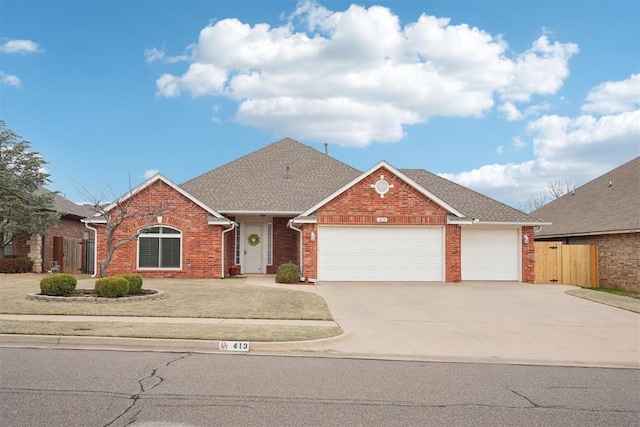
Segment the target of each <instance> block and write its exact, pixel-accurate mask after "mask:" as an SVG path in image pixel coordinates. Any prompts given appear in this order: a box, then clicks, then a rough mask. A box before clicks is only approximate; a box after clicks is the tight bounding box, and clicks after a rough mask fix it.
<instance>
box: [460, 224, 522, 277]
mask: <svg viewBox="0 0 640 427" xmlns="http://www.w3.org/2000/svg"><path fill="white" fill-rule="evenodd" d="M519 238H520V230H519V229H513V228H511V229H501V228H475V229H474V228H463V229H462V280H515V281H517V280H520V261H519V260H520V245H519V242H520V240H519Z"/></svg>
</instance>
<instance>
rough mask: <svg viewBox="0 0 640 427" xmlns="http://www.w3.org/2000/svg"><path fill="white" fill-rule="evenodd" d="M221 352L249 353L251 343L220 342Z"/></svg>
mask: <svg viewBox="0 0 640 427" xmlns="http://www.w3.org/2000/svg"><path fill="white" fill-rule="evenodd" d="M218 347H219V348H220V350H221V351H245V352H246V351H249V343H248V342H245V341H220V344H219V345H218Z"/></svg>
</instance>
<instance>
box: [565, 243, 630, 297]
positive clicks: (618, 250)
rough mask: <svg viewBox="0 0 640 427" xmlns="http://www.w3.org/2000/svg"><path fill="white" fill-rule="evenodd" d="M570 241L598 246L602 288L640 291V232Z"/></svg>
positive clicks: (599, 273)
mask: <svg viewBox="0 0 640 427" xmlns="http://www.w3.org/2000/svg"><path fill="white" fill-rule="evenodd" d="M567 243H569V244H574V245H597V246H598V275H599V277H600V287H601V288H613V289H625V290H628V291H636V292H640V233H621V234H602V235H599V236H579V237H571V238H569V240H568V242H567Z"/></svg>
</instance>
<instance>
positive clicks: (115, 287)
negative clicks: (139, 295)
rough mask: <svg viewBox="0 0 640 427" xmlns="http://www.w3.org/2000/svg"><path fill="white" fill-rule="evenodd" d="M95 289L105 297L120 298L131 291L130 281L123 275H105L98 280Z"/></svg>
mask: <svg viewBox="0 0 640 427" xmlns="http://www.w3.org/2000/svg"><path fill="white" fill-rule="evenodd" d="M95 291H96V294H98V296H101V297H103V298H118V297H121V296H124V295H126V294H127V293H128V292H129V281H128V280H127V279H125V278H124V277H122V276H110V277H103V278H102V279H97V280H96V288H95Z"/></svg>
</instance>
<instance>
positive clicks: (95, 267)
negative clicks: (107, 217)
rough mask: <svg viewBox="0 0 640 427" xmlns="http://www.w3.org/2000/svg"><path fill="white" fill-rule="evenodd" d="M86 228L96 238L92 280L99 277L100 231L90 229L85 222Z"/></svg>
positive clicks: (94, 240)
mask: <svg viewBox="0 0 640 427" xmlns="http://www.w3.org/2000/svg"><path fill="white" fill-rule="evenodd" d="M82 222H84V221H82ZM84 226H85V227H87V228H88V229H89V230H91V231H93V235H94V236H95V237H94V239H93V275H91V278H94V277H96V276H97V275H98V229H97V228H93V227H89V224H87V223H86V222H84Z"/></svg>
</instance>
